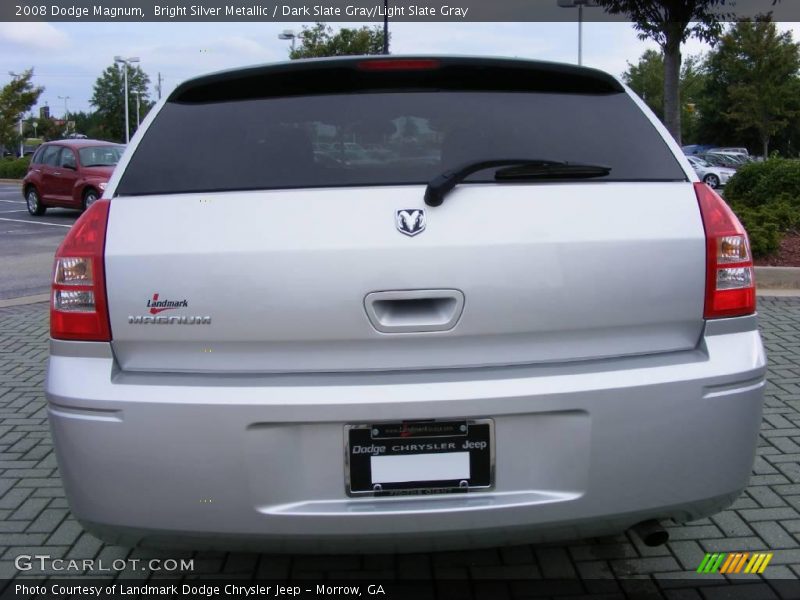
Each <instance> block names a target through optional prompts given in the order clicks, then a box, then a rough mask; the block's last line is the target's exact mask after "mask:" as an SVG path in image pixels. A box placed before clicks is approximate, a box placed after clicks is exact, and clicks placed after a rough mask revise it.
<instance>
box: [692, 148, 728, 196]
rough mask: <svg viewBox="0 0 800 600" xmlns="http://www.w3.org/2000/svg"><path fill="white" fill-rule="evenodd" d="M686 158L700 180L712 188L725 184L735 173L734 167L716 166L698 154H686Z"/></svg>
mask: <svg viewBox="0 0 800 600" xmlns="http://www.w3.org/2000/svg"><path fill="white" fill-rule="evenodd" d="M686 160H688V161H689V163H690V164H691V165H692V168H694V170H695V172H696V173H697V176H698V177H699V178H700V180H701V181H703V182H704V183H707V184H708V186H709V187H711V188H714V189H716V188H718V187H722V186H724V185H727V184H728V181H729V180H730V178H731V177H733V176H734V175H736V169H729V168H727V167H717V166H715V165H712V164H711V163H710V162H708V161H707V160H703V159H702V158H700V157H699V156H687V157H686Z"/></svg>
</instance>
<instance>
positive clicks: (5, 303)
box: [0, 294, 50, 308]
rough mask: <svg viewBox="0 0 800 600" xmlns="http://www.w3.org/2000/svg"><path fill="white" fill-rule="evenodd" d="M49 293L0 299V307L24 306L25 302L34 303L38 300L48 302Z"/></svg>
mask: <svg viewBox="0 0 800 600" xmlns="http://www.w3.org/2000/svg"><path fill="white" fill-rule="evenodd" d="M49 301H50V294H36V295H35V296H20V297H19V298H6V299H4V300H0V308H8V307H10V306H24V305H26V304H36V303H38V302H49Z"/></svg>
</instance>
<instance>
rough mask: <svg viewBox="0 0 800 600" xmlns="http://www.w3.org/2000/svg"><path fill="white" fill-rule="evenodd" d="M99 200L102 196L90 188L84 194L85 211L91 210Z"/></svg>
mask: <svg viewBox="0 0 800 600" xmlns="http://www.w3.org/2000/svg"><path fill="white" fill-rule="evenodd" d="M99 198H100V194H99V193H98V192H97V190H95V189H94V188H89V189H88V190H86V191H85V192H83V210H86V209H87V208H89V207H90V206H91V205H92V204H94V203H95V202H97V200H98V199H99Z"/></svg>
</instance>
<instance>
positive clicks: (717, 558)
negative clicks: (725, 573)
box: [697, 552, 726, 573]
mask: <svg viewBox="0 0 800 600" xmlns="http://www.w3.org/2000/svg"><path fill="white" fill-rule="evenodd" d="M725 556H726V555H725V553H724V552H721V553H714V554H706V556H705V558H704V559H703V562H701V563H700V566H699V567H697V572H698V573H716V572H717V571H718V570H719V567H720V565H722V561H723V560H725Z"/></svg>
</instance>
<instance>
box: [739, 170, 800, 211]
mask: <svg viewBox="0 0 800 600" xmlns="http://www.w3.org/2000/svg"><path fill="white" fill-rule="evenodd" d="M725 198H726V200H728V201H729V202H735V203H737V204H742V205H744V206H749V207H758V206H762V205H765V204H774V203H775V202H777V201H779V200H788V201H790V202H796V203H798V205H800V161H798V160H790V159H785V158H771V159H769V160H767V161H764V162H758V163H750V164H747V165H745V166H743V167H741V168H740V169H739V170H738V171H737V172H736V175H734V176H733V177H732V178H731V180H730V181H729V182H728V185H727V186H726V187H725Z"/></svg>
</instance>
